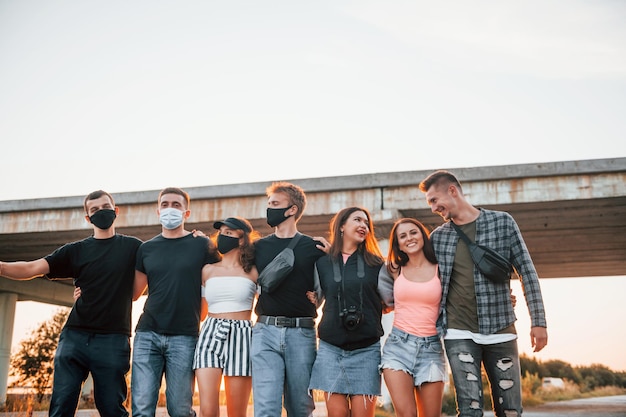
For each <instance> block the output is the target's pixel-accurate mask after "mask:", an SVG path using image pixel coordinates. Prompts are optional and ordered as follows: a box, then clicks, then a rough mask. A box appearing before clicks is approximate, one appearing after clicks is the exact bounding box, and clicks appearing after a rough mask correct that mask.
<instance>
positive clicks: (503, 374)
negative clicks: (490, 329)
mask: <svg viewBox="0 0 626 417" xmlns="http://www.w3.org/2000/svg"><path fill="white" fill-rule="evenodd" d="M444 342H445V345H446V354H447V355H448V362H449V363H450V369H451V370H452V378H453V380H454V387H455V391H456V403H457V415H458V416H482V415H483V395H482V387H483V386H482V382H481V372H480V371H481V363H482V364H483V365H484V367H485V372H486V373H487V378H488V379H489V386H490V387H491V398H492V399H493V410H494V413H495V415H496V416H497V417H505V416H511V415H512V414H511V412H517V415H521V414H522V386H521V371H520V365H519V354H518V352H517V340H511V341H510V342H505V343H497V344H493V345H479V344H477V343H475V342H474V341H473V340H471V339H459V340H445V341H444ZM505 411H506V412H509V414H505Z"/></svg>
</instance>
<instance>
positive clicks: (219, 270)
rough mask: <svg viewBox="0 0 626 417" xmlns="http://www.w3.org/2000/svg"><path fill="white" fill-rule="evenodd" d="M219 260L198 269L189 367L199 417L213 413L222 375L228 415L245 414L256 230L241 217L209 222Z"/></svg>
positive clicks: (249, 379) (249, 386)
mask: <svg viewBox="0 0 626 417" xmlns="http://www.w3.org/2000/svg"><path fill="white" fill-rule="evenodd" d="M213 227H215V228H216V229H219V233H218V234H217V236H215V237H214V238H215V240H216V245H217V249H218V251H219V252H220V253H221V255H222V259H221V260H220V261H219V262H217V263H214V264H208V265H205V267H204V268H203V269H202V285H203V288H202V294H203V299H202V311H201V315H202V317H201V318H202V319H203V320H204V318H205V317H206V320H204V321H203V323H202V329H201V330H200V336H199V338H198V344H197V346H196V351H195V355H194V362H193V367H194V369H195V372H196V380H197V382H198V391H199V397H200V417H206V416H214V415H218V414H219V407H220V404H219V394H220V386H221V382H222V377H223V378H224V387H225V393H226V404H227V409H228V416H229V417H243V416H246V415H247V409H248V402H249V400H250V393H251V391H252V377H251V366H250V340H251V337H252V322H251V321H250V319H251V314H252V308H253V303H254V300H255V296H256V294H257V292H256V280H257V277H258V273H257V270H256V267H255V266H254V263H253V262H254V246H253V241H254V240H256V239H257V238H258V237H259V234H258V232H256V231H254V230H253V229H252V225H250V223H249V222H248V221H247V220H246V219H243V218H240V217H229V218H227V219H226V220H224V221H221V222H215V223H214V224H213Z"/></svg>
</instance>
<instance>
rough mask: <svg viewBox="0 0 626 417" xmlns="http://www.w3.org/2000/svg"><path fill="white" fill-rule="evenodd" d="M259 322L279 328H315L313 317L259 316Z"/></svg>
mask: <svg viewBox="0 0 626 417" xmlns="http://www.w3.org/2000/svg"><path fill="white" fill-rule="evenodd" d="M257 322H259V323H263V324H269V325H272V326H277V327H310V328H313V327H315V320H314V319H313V317H283V316H259V318H258V319H257Z"/></svg>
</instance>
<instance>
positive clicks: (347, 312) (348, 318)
mask: <svg viewBox="0 0 626 417" xmlns="http://www.w3.org/2000/svg"><path fill="white" fill-rule="evenodd" d="M339 317H341V323H342V324H343V327H345V328H346V329H347V330H354V329H356V328H357V327H359V325H360V324H361V319H362V318H363V313H361V312H360V311H359V310H358V309H357V308H356V306H350V307H348V308H347V309H346V308H344V309H343V310H342V311H341V313H339Z"/></svg>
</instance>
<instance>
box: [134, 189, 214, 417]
mask: <svg viewBox="0 0 626 417" xmlns="http://www.w3.org/2000/svg"><path fill="white" fill-rule="evenodd" d="M189 204H190V200H189V195H188V194H187V192H185V191H183V190H181V189H180V188H175V187H169V188H165V189H163V190H162V191H161V193H160V194H159V198H158V208H157V212H158V214H159V220H160V222H161V226H162V228H161V234H159V235H157V236H155V237H154V238H152V239H150V240H148V241H146V242H144V243H143V244H142V245H141V247H140V248H139V250H138V251H137V263H136V267H135V269H136V272H135V289H134V294H133V297H134V299H137V298H139V296H140V295H141V294H143V292H144V291H145V289H146V287H147V288H148V298H147V299H146V303H145V305H144V309H143V313H142V314H141V317H140V318H139V322H138V323H137V328H136V329H135V338H134V341H133V361H132V366H133V369H132V376H131V392H132V410H133V416H150V417H153V416H154V413H155V410H156V406H157V402H158V399H159V388H160V387H161V380H162V378H163V376H164V375H165V382H166V385H167V390H166V392H165V395H166V403H167V412H168V414H169V415H170V416H171V417H189V416H195V414H196V413H195V411H194V410H193V408H192V405H193V404H192V400H193V392H194V389H195V379H194V370H193V366H192V365H193V354H194V352H195V349H196V343H197V341H198V333H199V329H200V305H201V287H202V267H203V266H204V265H206V264H209V263H215V262H217V261H218V260H219V258H218V255H217V250H216V249H215V246H214V245H212V244H211V241H210V240H209V239H208V238H207V237H205V236H197V237H194V235H193V234H192V233H191V232H189V231H187V230H185V219H187V218H188V217H189V215H190V213H191V212H190V210H189Z"/></svg>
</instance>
